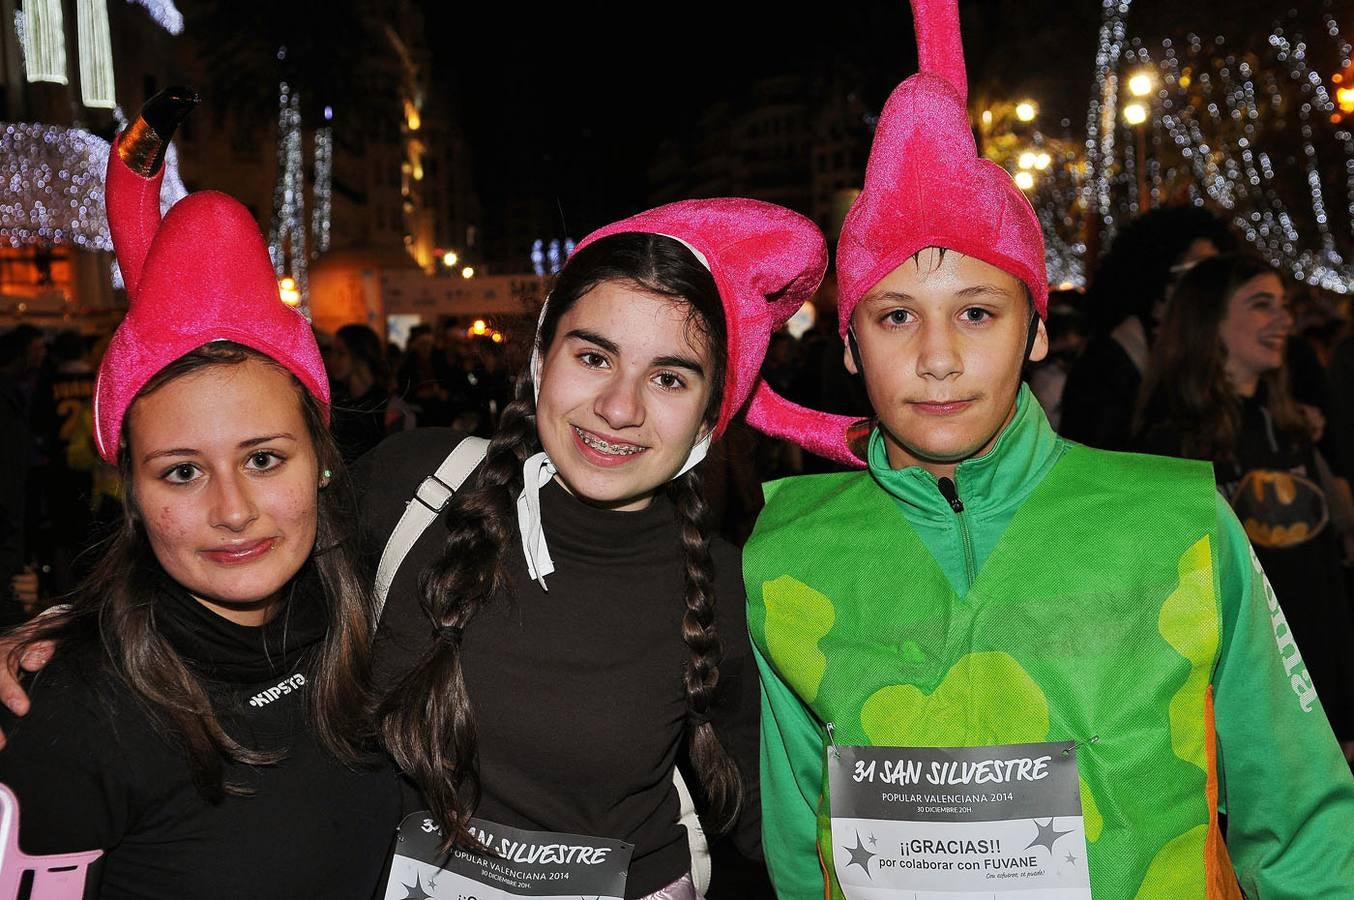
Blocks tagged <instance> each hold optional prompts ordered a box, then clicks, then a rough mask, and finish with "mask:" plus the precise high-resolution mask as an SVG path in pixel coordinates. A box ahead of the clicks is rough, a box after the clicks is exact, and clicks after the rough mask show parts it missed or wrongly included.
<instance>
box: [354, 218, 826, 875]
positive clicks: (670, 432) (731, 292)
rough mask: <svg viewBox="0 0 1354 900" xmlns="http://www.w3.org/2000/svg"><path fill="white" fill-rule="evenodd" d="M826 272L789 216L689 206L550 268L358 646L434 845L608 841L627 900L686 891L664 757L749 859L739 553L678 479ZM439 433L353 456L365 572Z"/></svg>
mask: <svg viewBox="0 0 1354 900" xmlns="http://www.w3.org/2000/svg"><path fill="white" fill-rule="evenodd" d="M825 262H826V254H825V248H824V246H823V239H822V236H821V235H820V234H819V233H818V231H817V229H816V228H814V227H813V226H812V224H811V223H809V222H808V221H807V220H804V219H802V218H801V217H800V216H798V215H796V214H794V213H791V212H789V211H787V210H783V209H781V208H779V207H775V206H772V205H770V204H765V203H759V202H755V201H748V200H707V201H690V202H683V203H676V204H672V205H670V206H666V207H662V208H659V209H656V210H651V211H649V212H647V213H642V214H640V215H638V216H635V217H632V218H631V219H627V220H625V221H622V222H618V223H616V224H614V225H611V226H608V227H606V228H603V229H601V230H600V231H598V232H596V233H594V234H593V235H590V236H589V237H588V238H586V239H585V240H584V241H583V242H581V243H580V245H579V249H578V250H577V251H576V252H575V254H574V255H573V256H572V257H571V259H570V260H569V262H568V264H567V265H566V266H565V267H564V269H563V271H562V272H561V273H560V275H559V278H558V281H557V283H556V285H555V288H554V290H553V292H552V293H551V295H550V297H549V298H548V299H547V302H546V305H545V308H544V310H543V312H542V316H541V320H540V325H539V328H538V333H537V338H536V344H535V348H534V349H535V352H534V354H533V358H532V364H531V367H530V371H529V373H528V375H527V377H525V378H523V379H522V381H521V383H520V385H519V388H518V391H517V395H516V399H515V401H514V402H513V403H511V404H510V405H509V406H508V407H507V408H506V409H505V410H504V413H503V416H502V419H501V422H500V425H499V427H498V430H497V433H496V434H495V435H494V436H493V438H492V440H491V441H490V442H489V444H488V447H487V451H486V452H485V457H484V460H483V462H482V463H481V464H479V466H478V467H477V468H476V469H475V471H474V472H473V473H472V474H471V475H470V477H469V479H468V480H467V481H466V482H465V484H464V486H463V487H462V488H461V489H460V490H459V491H457V492H456V493H455V494H454V495H452V497H451V499H450V501H449V502H448V503H447V505H446V507H445V509H443V510H442V511H441V513H440V515H439V522H438V525H437V527H429V528H427V529H426V530H425V531H423V533H422V535H421V536H420V537H419V538H418V539H417V540H416V541H415V542H414V543H413V545H412V547H411V548H410V549H409V552H408V555H407V556H406V557H405V558H404V560H403V562H402V564H400V565H399V567H398V570H397V571H395V572H394V574H393V577H392V578H390V580H389V582H388V594H387V597H388V600H387V603H386V606H385V608H384V611H383V614H382V619H381V625H380V629H379V631H378V635H377V639H376V644H375V662H374V665H375V667H376V670H377V679H378V682H379V683H380V685H381V687H382V688H383V690H385V691H386V700H385V702H384V704H383V705H382V707H381V710H380V713H379V724H380V726H381V729H382V731H383V734H384V736H385V740H386V744H387V747H388V748H389V751H390V753H391V754H392V756H393V757H394V758H395V761H396V762H397V763H398V764H399V766H400V768H401V769H402V770H403V771H404V772H405V773H406V774H407V775H408V776H409V778H410V779H411V781H412V783H413V784H414V785H415V786H416V787H417V789H418V791H419V793H420V794H421V804H420V805H423V806H426V808H427V809H428V810H429V812H428V814H427V815H428V818H429V819H430V820H432V821H433V822H435V823H436V825H437V826H439V827H440V833H441V835H442V837H443V840H442V847H441V849H442V850H443V851H447V850H450V848H451V847H452V846H458V847H463V848H465V847H469V848H474V847H476V846H477V845H478V844H479V842H480V840H481V838H482V836H483V835H484V834H485V830H486V829H488V830H489V831H490V832H492V831H493V830H494V828H496V827H509V828H519V829H530V830H533V831H545V832H551V833H564V834H578V835H588V836H593V837H598V838H609V839H615V840H619V841H623V842H625V843H627V844H631V845H633V855H632V857H631V863H630V865H629V872H628V879H627V880H626V883H625V888H624V896H625V897H627V898H634V897H648V896H655V897H662V898H694V897H697V896H698V892H697V888H696V886H695V883H694V882H693V879H692V876H691V874H690V872H691V870H692V867H693V864H695V861H694V860H693V859H692V854H691V852H690V851H689V845H688V836H687V834H686V833H685V830H684V829H683V827H682V825H681V823H679V821H678V812H679V803H680V797H679V794H680V790H679V788H677V787H676V786H675V785H674V782H673V778H672V772H673V768H674V766H675V765H677V764H678V762H679V760H682V761H684V763H685V762H689V764H690V771H691V772H692V773H694V776H695V782H696V786H697V791H696V793H697V794H698V795H700V796H702V797H703V799H704V800H705V801H706V802H705V806H706V809H707V810H708V817H707V818H708V822H709V823H710V824H711V825H712V826H713V827H715V828H717V829H719V830H725V829H733V831H734V839H735V843H736V844H738V846H739V847H740V849H741V850H742V851H743V852H744V853H745V854H746V855H750V856H753V857H754V858H759V857H760V838H759V831H760V815H759V813H760V808H759V800H758V795H757V788H756V779H755V772H756V765H757V762H756V759H757V756H756V754H757V712H756V710H757V680H756V674H755V672H754V671H753V668H752V665H751V663H750V656H749V648H748V643H747V626H746V620H745V618H744V615H743V596H742V585H741V581H740V566H739V560H738V553H737V551H736V550H735V549H734V548H733V547H732V546H730V545H728V544H726V543H724V542H722V541H719V540H718V539H712V538H711V537H710V536H709V534H708V532H707V529H706V526H705V523H704V522H703V518H704V512H705V507H704V503H703V501H702V499H701V484H700V474H699V470H698V469H695V468H693V467H694V466H695V465H696V464H697V463H698V462H699V461H700V459H701V458H702V457H703V456H704V453H705V449H706V447H707V446H708V445H709V442H710V441H711V440H712V439H713V438H715V437H717V436H718V435H719V434H720V433H721V432H722V431H723V430H724V428H725V426H726V425H727V423H728V421H729V420H730V418H732V416H733V415H734V414H735V413H737V412H738V411H739V410H740V409H741V408H742V407H743V406H744V405H745V404H746V401H747V400H748V399H749V396H750V395H751V394H752V392H753V388H754V386H757V385H758V374H757V373H758V369H759V367H760V363H761V358H762V356H763V355H764V354H765V351H766V347H767V344H768V341H769V334H770V331H771V330H772V329H773V328H776V327H778V326H779V325H780V324H781V323H783V322H784V321H785V320H786V319H787V318H788V317H789V316H790V315H791V314H793V312H794V311H795V310H796V309H798V307H799V306H800V305H801V304H802V303H803V302H804V301H805V300H806V299H807V297H809V296H810V295H811V294H812V292H813V291H814V290H815V289H816V287H817V285H818V283H819V280H820V279H821V277H822V274H823V270H824V267H825ZM758 390H767V389H766V388H765V385H761V386H760V387H758ZM455 443H456V436H455V435H454V434H453V433H452V432H450V431H448V430H446V429H440V430H438V429H425V430H420V431H414V432H406V433H403V434H399V435H396V436H393V437H392V438H390V439H388V440H387V441H386V442H385V443H384V444H382V445H381V446H380V447H378V448H377V449H376V450H375V451H373V452H372V453H370V454H368V455H367V456H366V457H364V458H363V459H362V460H360V461H359V462H358V463H357V466H356V470H355V475H354V477H355V480H356V482H357V483H358V485H359V496H360V498H361V500H360V502H361V504H362V519H363V523H364V526H365V527H366V528H367V530H368V532H369V536H370V537H369V541H368V546H367V550H368V551H369V553H370V555H371V556H372V557H373V558H375V557H376V556H377V555H378V554H380V553H381V552H382V549H383V548H385V547H386V545H387V538H388V536H389V535H390V534H391V533H392V531H394V530H395V529H396V520H397V519H400V518H401V516H402V515H403V514H404V508H405V505H406V502H407V501H409V498H410V497H411V495H414V493H415V488H416V487H417V486H418V485H419V483H420V480H421V479H423V478H424V476H425V475H427V473H429V472H432V471H433V470H434V469H435V468H437V467H438V463H439V461H441V460H442V459H443V457H445V456H446V454H447V451H448V450H449V449H450V448H451V447H452V446H453V445H454V444H455ZM419 496H420V497H422V494H420V495H419ZM413 502H414V503H420V502H423V501H422V500H415V501H413ZM381 581H382V578H381V576H379V575H378V584H379V583H380V582H381ZM380 590H381V588H380V587H378V592H379V591H380ZM717 598H718V602H716V599H717ZM412 808H418V807H412ZM472 816H473V817H474V822H473V824H472V822H471V817H472ZM397 852H398V851H397ZM397 862H398V857H397ZM415 874H417V873H414V874H408V873H407V872H406V874H404V875H402V876H401V875H400V870H397V871H396V873H395V874H393V875H392V884H393V880H394V878H396V877H400V879H401V883H404V882H415V883H417V882H416V879H415V877H414V875H415ZM422 883H423V884H426V883H427V881H426V878H424V880H423V882H422Z"/></svg>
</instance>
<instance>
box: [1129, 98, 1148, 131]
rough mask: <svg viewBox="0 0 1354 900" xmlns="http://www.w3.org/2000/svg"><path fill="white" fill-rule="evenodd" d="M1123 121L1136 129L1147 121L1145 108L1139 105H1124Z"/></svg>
mask: <svg viewBox="0 0 1354 900" xmlns="http://www.w3.org/2000/svg"><path fill="white" fill-rule="evenodd" d="M1124 121H1125V122H1127V123H1128V124H1130V125H1132V126H1134V127H1137V126H1138V125H1141V124H1142V123H1143V122H1146V121H1147V107H1146V106H1144V105H1143V104H1141V103H1128V104H1125V105H1124Z"/></svg>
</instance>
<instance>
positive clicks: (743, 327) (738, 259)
mask: <svg viewBox="0 0 1354 900" xmlns="http://www.w3.org/2000/svg"><path fill="white" fill-rule="evenodd" d="M623 232H644V233H649V234H661V235H664V236H666V237H671V238H676V239H677V240H679V241H681V242H682V243H684V244H685V245H686V246H687V247H688V248H689V249H691V250H693V251H694V252H695V253H696V255H697V257H698V258H699V259H700V261H701V262H702V263H703V264H704V265H705V266H706V267H707V268H708V269H709V270H710V274H712V275H713V276H714V279H715V285H716V287H718V289H719V296H720V299H721V300H722V301H723V304H724V317H725V321H726V326H727V331H728V354H729V365H728V375H727V376H726V378H725V387H724V397H723V399H722V400H721V402H720V407H719V417H718V419H717V420H716V423H715V427H714V430H713V432H712V434H711V437H712V439H717V438H718V437H719V436H720V435H721V434H723V433H724V430H725V429H726V428H727V427H728V425H729V422H730V421H731V420H732V419H733V417H734V416H735V415H736V414H737V413H738V412H739V411H740V410H742V409H743V407H744V406H745V405H748V412H747V420H748V422H749V423H750V424H751V425H753V426H754V427H757V428H760V429H762V430H763V431H765V430H767V426H768V424H769V423H770V422H772V421H774V422H775V426H774V427H776V428H777V429H778V430H794V429H795V423H796V417H801V418H810V419H816V417H818V414H817V413H814V412H812V411H810V410H807V409H804V408H803V407H800V406H796V405H795V404H793V403H790V402H789V401H787V400H785V399H783V398H781V397H779V396H777V395H776V394H775V392H774V391H772V390H771V388H770V387H769V386H768V385H767V384H766V382H765V381H763V380H762V377H761V367H762V360H763V359H764V358H765V357H766V350H767V347H768V345H769V344H770V342H771V333H772V332H773V331H775V330H776V329H777V328H780V327H781V326H782V325H784V324H785V323H786V322H787V321H788V320H789V318H790V317H791V316H793V315H794V314H795V312H796V311H797V310H798V309H799V308H800V307H801V306H803V305H804V303H805V302H806V301H807V300H808V299H809V298H811V297H812V296H813V293H814V291H816V290H817V289H818V285H819V284H820V283H821V282H822V280H823V274H824V272H826V270H827V245H826V243H825V242H824V240H823V235H822V232H820V231H819V230H818V227H817V226H816V225H814V224H813V223H812V222H811V221H809V220H808V219H806V218H805V217H803V216H801V215H799V214H798V213H796V212H791V211H790V210H788V209H785V208H784V207H781V206H776V205H775V204H773V203H764V202H762V201H760V200H745V199H737V198H715V199H710V200H682V201H679V202H677V203H669V204H667V205H666V206H660V207H657V208H656V209H651V210H648V211H647V212H642V213H639V214H637V215H634V216H631V217H630V218H628V219H622V220H621V221H619V222H614V223H612V224H611V225H607V226H605V227H603V228H599V229H598V230H597V231H594V232H593V233H592V234H589V235H588V236H587V237H585V238H584V239H583V240H582V241H580V242H579V244H578V247H579V249H582V248H583V247H586V246H587V245H589V244H591V243H593V242H594V241H598V240H601V239H602V238H604V237H608V236H610V235H613V234H621V233H623ZM749 397H752V398H754V399H753V400H752V403H751V404H750V405H749V404H748V399H749Z"/></svg>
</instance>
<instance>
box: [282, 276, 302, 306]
mask: <svg viewBox="0 0 1354 900" xmlns="http://www.w3.org/2000/svg"><path fill="white" fill-rule="evenodd" d="M277 293H278V296H279V297H281V298H282V302H283V303H285V304H287V305H288V306H300V305H301V292H300V291H298V290H297V289H296V279H294V278H292V277H291V276H290V275H286V276H283V277H282V278H280V279H278V282H277Z"/></svg>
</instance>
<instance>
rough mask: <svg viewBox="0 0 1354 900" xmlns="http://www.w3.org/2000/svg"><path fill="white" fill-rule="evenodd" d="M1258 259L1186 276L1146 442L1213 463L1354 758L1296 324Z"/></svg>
mask: <svg viewBox="0 0 1354 900" xmlns="http://www.w3.org/2000/svg"><path fill="white" fill-rule="evenodd" d="M1285 293H1286V291H1285V286H1284V283H1283V279H1282V278H1281V277H1280V275H1279V273H1278V271H1277V270H1275V269H1274V268H1273V267H1272V266H1270V265H1269V264H1267V263H1266V262H1264V261H1263V260H1261V259H1259V258H1258V257H1254V256H1248V255H1241V254H1228V255H1224V256H1218V257H1214V258H1211V259H1206V260H1203V261H1202V262H1200V263H1199V264H1197V265H1196V266H1194V267H1193V268H1192V269H1190V271H1189V272H1188V273H1187V274H1186V275H1185V276H1184V277H1183V278H1182V279H1181V280H1180V283H1179V285H1178V286H1177V287H1176V290H1175V294H1174V295H1173V296H1172V298H1171V302H1170V305H1169V307H1168V308H1167V311H1166V316H1165V319H1164V321H1163V322H1162V325H1161V329H1160V331H1159V333H1158V336H1157V343H1156V345H1155V346H1154V347H1153V355H1152V360H1151V364H1150V366H1149V367H1148V370H1147V375H1146V377H1145V379H1144V382H1143V391H1142V395H1141V398H1140V400H1139V406H1138V414H1137V422H1136V429H1137V433H1138V435H1139V442H1140V447H1141V449H1144V450H1148V451H1150V452H1155V453H1161V454H1165V455H1169V456H1184V457H1189V458H1193V459H1205V460H1211V461H1212V462H1213V467H1214V473H1215V475H1216V478H1217V482H1218V488H1219V490H1220V491H1221V492H1222V493H1223V495H1224V496H1225V497H1227V499H1228V500H1230V501H1231V504H1232V507H1233V509H1234V510H1235V511H1236V513H1237V517H1238V518H1239V519H1240V520H1241V523H1242V525H1244V526H1245V528H1246V533H1247V536H1248V537H1249V538H1250V540H1251V544H1252V545H1253V546H1254V548H1255V553H1256V556H1257V557H1258V558H1259V560H1260V562H1261V564H1262V565H1263V566H1264V570H1265V573H1266V575H1267V576H1268V577H1269V580H1270V583H1271V584H1272V585H1273V587H1274V591H1275V593H1276V594H1277V596H1278V602H1279V603H1280V604H1281V605H1282V608H1283V610H1284V612H1285V613H1286V614H1287V616H1288V624H1289V626H1290V627H1291V628H1292V631H1293V636H1294V637H1295V638H1296V640H1297V643H1298V646H1300V647H1301V648H1302V653H1303V658H1304V659H1305V660H1306V661H1307V667H1308V671H1309V672H1310V673H1311V676H1312V681H1313V682H1314V683H1315V685H1316V689H1317V692H1318V694H1319V695H1320V697H1321V705H1322V706H1323V707H1324V708H1325V711H1326V715H1327V717H1328V718H1329V719H1330V723H1331V727H1332V728H1333V729H1334V731H1335V735H1336V737H1338V738H1339V739H1340V741H1341V743H1342V744H1343V745H1344V747H1345V753H1346V757H1350V756H1351V755H1354V663H1351V656H1352V654H1351V650H1354V625H1352V624H1351V614H1350V608H1349V601H1348V598H1347V595H1346V593H1345V588H1344V572H1343V569H1342V566H1341V565H1340V556H1339V553H1340V551H1339V545H1338V542H1337V537H1336V535H1335V529H1334V528H1333V527H1331V523H1330V510H1329V502H1328V498H1327V496H1326V491H1325V488H1324V486H1323V484H1322V477H1321V472H1320V466H1321V463H1320V461H1319V460H1318V455H1317V450H1316V447H1315V444H1314V440H1313V435H1312V433H1311V431H1310V429H1309V427H1308V424H1307V421H1306V419H1305V418H1304V416H1303V414H1302V412H1301V411H1300V409H1299V407H1298V405H1297V402H1296V401H1295V400H1294V399H1293V396H1292V394H1291V393H1290V391H1289V388H1288V383H1287V375H1286V372H1285V366H1284V353H1285V347H1286V345H1287V342H1288V335H1289V331H1290V330H1291V328H1292V324H1293V319H1292V316H1291V315H1290V314H1289V312H1288V305H1287V301H1286V298H1285Z"/></svg>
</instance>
